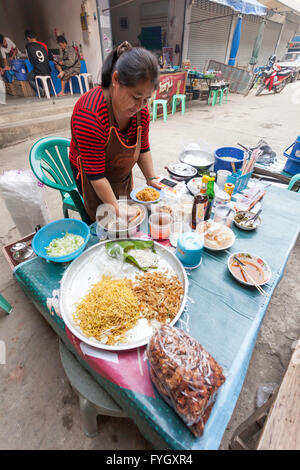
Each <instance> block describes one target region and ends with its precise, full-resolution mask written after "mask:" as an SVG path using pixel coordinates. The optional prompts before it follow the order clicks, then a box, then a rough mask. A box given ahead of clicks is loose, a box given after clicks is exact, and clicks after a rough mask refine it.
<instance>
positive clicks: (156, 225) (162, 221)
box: [149, 212, 172, 240]
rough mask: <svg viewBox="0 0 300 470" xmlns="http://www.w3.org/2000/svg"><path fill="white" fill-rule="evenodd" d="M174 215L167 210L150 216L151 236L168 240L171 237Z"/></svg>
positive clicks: (155, 238) (154, 238)
mask: <svg viewBox="0 0 300 470" xmlns="http://www.w3.org/2000/svg"><path fill="white" fill-rule="evenodd" d="M171 223H172V217H171V215H170V214H167V213H165V212H162V213H155V214H151V215H150V217H149V227H150V236H151V238H153V240H166V239H168V238H169V237H170V232H171Z"/></svg>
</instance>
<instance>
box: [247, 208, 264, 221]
mask: <svg viewBox="0 0 300 470" xmlns="http://www.w3.org/2000/svg"><path fill="white" fill-rule="evenodd" d="M261 211H262V209H259V211H258V212H257V214H255V215H254V216H253V217H251V218H250V219H248V220H246V222H245V225H248V222H251V225H253V222H254V221H255V220H256V219H257V217H258V216H259V214H260V213H261Z"/></svg>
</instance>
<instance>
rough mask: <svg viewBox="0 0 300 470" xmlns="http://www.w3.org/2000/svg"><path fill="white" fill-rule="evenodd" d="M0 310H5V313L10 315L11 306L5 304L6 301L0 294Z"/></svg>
mask: <svg viewBox="0 0 300 470" xmlns="http://www.w3.org/2000/svg"><path fill="white" fill-rule="evenodd" d="M0 308H2V309H3V310H5V312H6V313H10V312H11V311H12V309H13V308H12V306H11V305H10V304H9V303H8V302H7V300H6V299H5V298H4V297H3V295H1V294H0Z"/></svg>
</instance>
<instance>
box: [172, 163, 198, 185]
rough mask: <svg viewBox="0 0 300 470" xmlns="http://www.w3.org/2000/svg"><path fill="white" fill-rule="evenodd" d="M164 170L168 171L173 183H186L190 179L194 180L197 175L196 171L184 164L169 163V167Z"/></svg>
mask: <svg viewBox="0 0 300 470" xmlns="http://www.w3.org/2000/svg"><path fill="white" fill-rule="evenodd" d="M165 169H166V170H167V171H168V173H169V175H170V177H171V178H172V179H174V180H175V181H185V182H188V181H189V180H190V179H192V178H194V177H195V176H196V175H197V173H198V172H197V170H196V169H195V168H194V167H193V166H191V165H187V164H186V163H182V162H181V163H179V162H175V163H170V165H168V166H165Z"/></svg>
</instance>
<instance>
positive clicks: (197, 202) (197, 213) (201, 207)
mask: <svg viewBox="0 0 300 470" xmlns="http://www.w3.org/2000/svg"><path fill="white" fill-rule="evenodd" d="M208 202H209V201H208V197H207V195H206V194H201V193H199V194H196V196H195V197H194V203H193V209H192V229H193V230H196V227H197V225H198V224H200V223H201V222H203V221H204V218H205V213H206V209H207V205H208Z"/></svg>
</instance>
